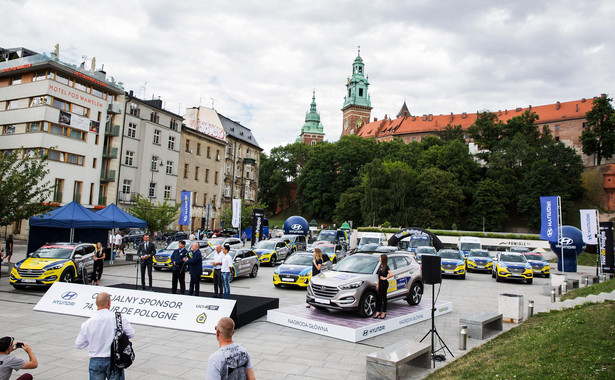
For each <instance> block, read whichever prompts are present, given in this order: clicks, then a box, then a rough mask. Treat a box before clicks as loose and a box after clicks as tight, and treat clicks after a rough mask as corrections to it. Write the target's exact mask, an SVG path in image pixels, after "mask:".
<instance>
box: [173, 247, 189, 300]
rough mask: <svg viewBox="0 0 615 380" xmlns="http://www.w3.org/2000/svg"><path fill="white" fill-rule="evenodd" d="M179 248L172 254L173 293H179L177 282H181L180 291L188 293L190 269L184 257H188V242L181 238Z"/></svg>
mask: <svg viewBox="0 0 615 380" xmlns="http://www.w3.org/2000/svg"><path fill="white" fill-rule="evenodd" d="M178 245H179V248H178V249H176V250H175V251H173V254H171V265H172V267H171V271H172V277H171V293H173V294H176V293H177V282H179V289H180V290H179V291H180V292H181V294H185V293H186V271H187V270H188V264H186V262H185V260H184V257H188V251H187V250H186V242H185V241H183V240H181V241H180V242H179V243H178Z"/></svg>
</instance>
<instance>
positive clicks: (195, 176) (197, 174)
mask: <svg viewBox="0 0 615 380" xmlns="http://www.w3.org/2000/svg"><path fill="white" fill-rule="evenodd" d="M194 180H195V181H198V180H199V167H198V166H197V167H196V168H195V169H194Z"/></svg>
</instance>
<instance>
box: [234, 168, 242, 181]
mask: <svg viewBox="0 0 615 380" xmlns="http://www.w3.org/2000/svg"><path fill="white" fill-rule="evenodd" d="M235 177H237V178H241V166H239V167H238V168H237V171H236V172H235Z"/></svg>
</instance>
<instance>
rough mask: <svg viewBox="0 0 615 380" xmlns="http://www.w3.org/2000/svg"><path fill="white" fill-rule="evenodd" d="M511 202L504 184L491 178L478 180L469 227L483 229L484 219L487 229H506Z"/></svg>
mask: <svg viewBox="0 0 615 380" xmlns="http://www.w3.org/2000/svg"><path fill="white" fill-rule="evenodd" d="M509 204H510V201H509V200H508V198H507V189H506V187H505V186H504V185H502V184H501V183H499V182H496V181H494V180H492V179H491V178H486V179H484V180H482V181H480V182H478V183H477V184H476V192H475V194H474V201H473V203H472V207H471V208H470V212H469V217H468V225H469V228H470V229H473V230H481V229H482V227H483V221H484V223H485V224H484V225H485V229H486V230H487V231H502V230H504V226H505V225H506V223H507V222H508V217H509V210H508V206H509ZM483 218H484V219H483Z"/></svg>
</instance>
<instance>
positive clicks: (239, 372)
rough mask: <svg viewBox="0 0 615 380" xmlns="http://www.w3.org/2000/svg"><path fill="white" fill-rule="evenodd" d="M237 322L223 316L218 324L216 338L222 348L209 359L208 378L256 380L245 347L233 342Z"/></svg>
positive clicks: (208, 379)
mask: <svg viewBox="0 0 615 380" xmlns="http://www.w3.org/2000/svg"><path fill="white" fill-rule="evenodd" d="M234 333H235V322H234V321H233V320H232V319H230V318H228V317H223V318H221V319H220V320H219V321H218V325H216V339H217V340H218V345H219V346H220V349H219V350H218V351H216V352H214V353H213V354H211V356H210V357H209V360H208V361H207V375H206V379H207V380H218V379H220V380H227V379H237V380H245V379H247V380H254V379H255V377H254V369H253V368H252V361H251V360H250V355H249V354H248V352H247V351H246V349H245V348H243V347H241V346H240V345H238V344H237V343H234V342H233V334H234Z"/></svg>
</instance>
